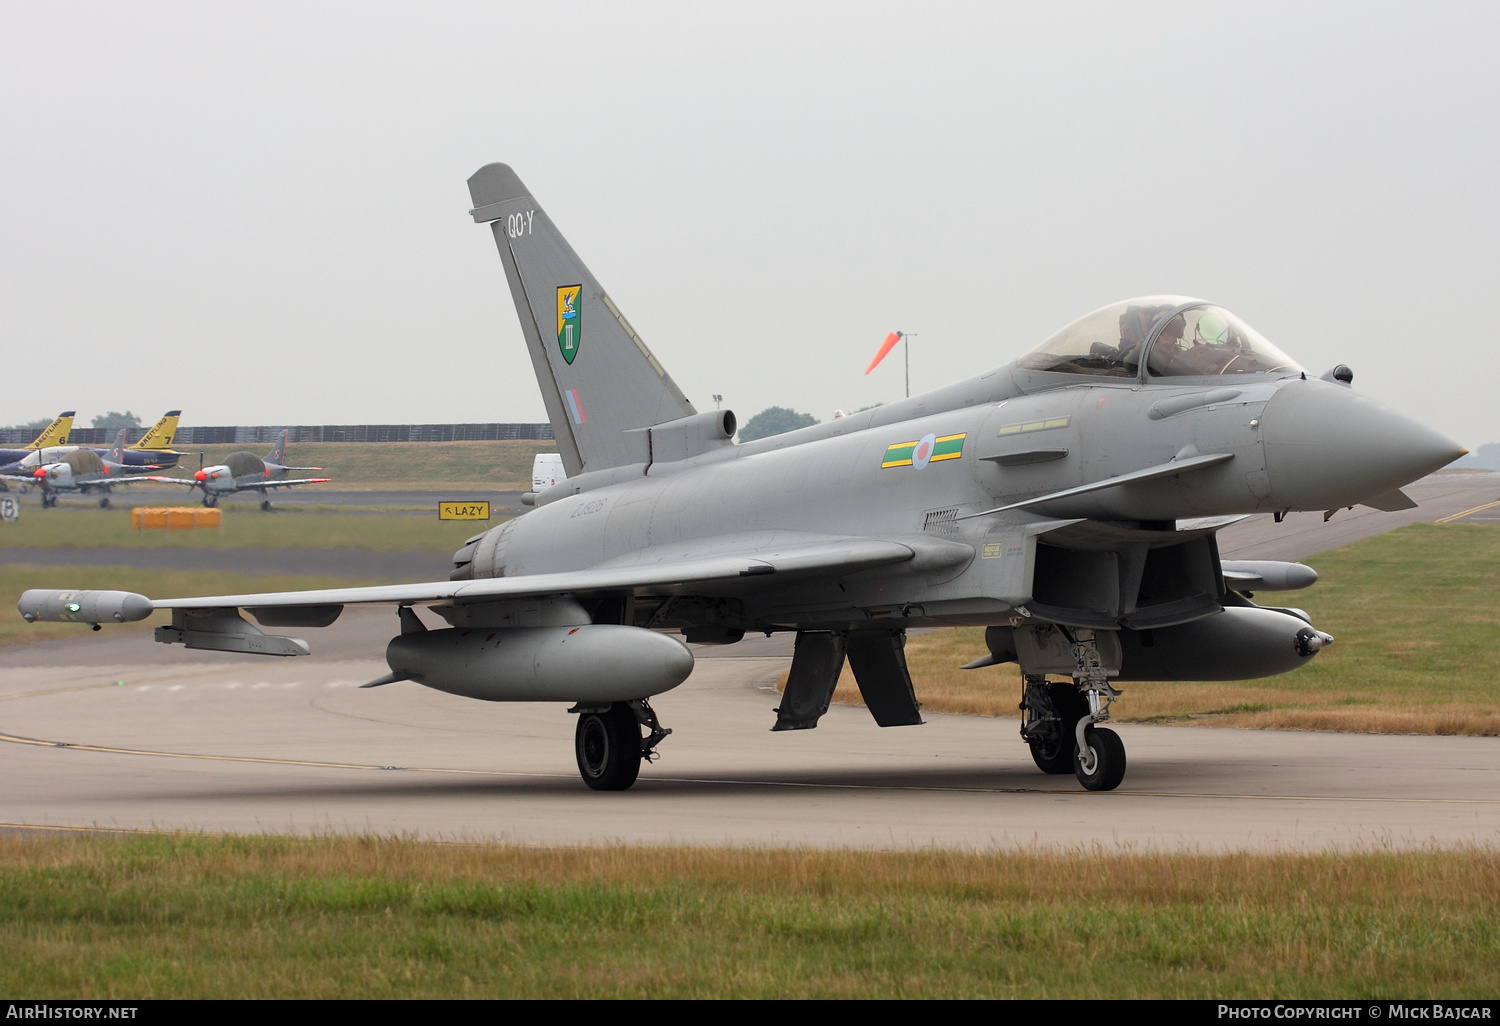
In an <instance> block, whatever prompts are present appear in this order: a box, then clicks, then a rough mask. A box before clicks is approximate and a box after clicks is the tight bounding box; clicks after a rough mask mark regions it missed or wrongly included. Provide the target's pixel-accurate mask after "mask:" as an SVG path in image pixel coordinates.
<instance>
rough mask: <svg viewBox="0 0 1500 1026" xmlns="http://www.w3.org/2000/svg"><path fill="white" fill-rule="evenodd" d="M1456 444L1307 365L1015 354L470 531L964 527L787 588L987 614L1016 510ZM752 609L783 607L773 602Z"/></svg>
mask: <svg viewBox="0 0 1500 1026" xmlns="http://www.w3.org/2000/svg"><path fill="white" fill-rule="evenodd" d="M924 442H925V448H924ZM1209 454H1228V455H1229V457H1230V458H1229V459H1227V460H1225V461H1223V462H1221V463H1219V464H1217V465H1214V466H1210V467H1207V468H1204V469H1198V470H1194V471H1192V472H1191V473H1190V474H1184V475H1183V476H1181V477H1176V476H1167V477H1162V478H1157V479H1154V480H1150V481H1145V482H1140V483H1135V484H1122V485H1120V486H1117V487H1112V488H1107V489H1104V490H1101V491H1095V492H1091V493H1089V494H1086V495H1079V496H1074V497H1071V498H1065V499H1059V500H1057V501H1055V502H1049V503H1045V504H1043V505H1040V506H1033V507H1029V508H1027V509H1024V510H1014V511H1009V512H1001V513H993V514H989V515H981V516H972V515H973V514H982V513H984V511H986V510H991V509H994V508H995V507H997V506H1003V505H1007V504H1009V503H1013V502H1017V501H1020V500H1025V499H1030V498H1033V497H1036V496H1042V495H1051V494H1053V493H1055V492H1059V491H1063V490H1066V489H1070V488H1075V487H1077V486H1080V485H1087V484H1091V483H1094V482H1099V481H1103V480H1106V479H1110V478H1115V477H1119V476H1121V475H1124V474H1129V473H1131V472H1135V471H1141V470H1146V469H1149V468H1153V467H1160V466H1162V465H1164V464H1169V463H1171V462H1172V461H1173V460H1174V459H1182V458H1188V457H1192V456H1200V455H1209ZM1457 454H1458V450H1457V447H1456V446H1455V445H1453V443H1451V442H1449V441H1447V440H1446V439H1444V438H1442V437H1441V436H1440V435H1437V434H1436V433H1435V432H1432V431H1430V430H1429V429H1427V428H1425V427H1422V426H1421V425H1420V424H1417V423H1416V422H1414V421H1411V420H1409V419H1407V418H1405V417H1402V416H1401V415H1400V414H1397V413H1395V412H1394V411H1392V410H1389V409H1387V408H1385V407H1383V406H1381V405H1379V404H1377V403H1375V402H1373V401H1371V400H1368V399H1365V398H1363V397H1362V396H1359V395H1358V394H1356V393H1354V392H1353V391H1352V390H1351V389H1349V388H1348V387H1347V386H1346V385H1343V384H1341V383H1334V382H1329V381H1322V380H1308V379H1306V378H1305V377H1304V376H1303V375H1302V374H1301V373H1300V372H1298V373H1296V374H1285V375H1269V374H1255V375H1247V376H1242V377H1241V378H1239V379H1229V378H1226V377H1223V376H1217V377H1207V376H1205V377H1195V378H1181V377H1178V378H1173V379H1171V380H1170V381H1169V382H1153V381H1141V380H1136V381H1109V380H1103V381H1101V380H1099V379H1097V378H1082V379H1080V377H1079V376H1078V375H1075V374H1059V373H1050V372H1040V373H1039V372H1035V371H1028V370H1025V369H1022V368H1019V367H1017V366H1016V365H1010V366H1007V367H1004V368H1001V369H999V370H997V371H994V372H991V373H989V374H985V375H981V376H979V377H977V378H974V379H971V380H969V381H966V382H961V383H959V384H958V385H955V386H950V387H949V388H946V389H943V390H940V391H938V392H933V393H928V394H926V395H921V396H915V397H913V398H911V399H909V400H905V401H903V402H901V403H897V404H892V405H890V406H886V407H880V408H877V409H876V410H873V411H869V412H867V413H864V414H858V415H855V416H853V417H845V418H842V419H840V420H836V421H833V422H831V423H827V424H820V425H816V426H814V427H810V428H805V429H802V430H800V431H794V432H788V433H786V434H784V435H777V436H772V437H770V438H766V439H761V440H758V441H756V442H751V443H748V444H743V445H739V446H733V445H729V444H725V445H724V446H723V447H721V448H718V449H715V450H712V451H710V452H707V453H704V454H702V455H699V456H696V457H694V458H691V459H688V460H683V461H680V462H677V463H665V464H650V465H640V466H637V467H632V468H615V469H614V470H611V471H608V472H606V474H604V475H592V477H593V478H594V479H595V480H598V479H600V478H603V479H604V480H610V479H613V483H601V484H600V485H599V486H596V487H591V483H592V482H591V480H590V478H591V475H588V474H584V475H581V476H580V477H579V478H576V479H570V480H569V481H567V482H563V483H561V484H559V485H558V486H556V487H555V488H554V489H552V490H550V492H544V493H542V494H541V495H540V496H539V497H538V503H539V508H537V509H536V510H534V511H533V512H531V513H528V514H526V515H525V516H523V517H521V518H519V519H517V520H516V521H513V522H512V523H511V524H509V525H505V526H502V527H501V528H496V529H495V532H497V533H498V532H504V537H503V544H499V545H494V546H484V545H481V546H480V548H479V552H478V553H476V559H475V566H474V574H475V576H481V577H487V576H493V575H504V576H516V575H525V574H535V573H550V572H559V571H568V570H580V569H585V568H588V567H594V566H599V565H600V564H608V563H620V562H626V563H628V562H636V561H650V560H652V559H656V558H666V557H667V555H668V554H669V553H670V552H671V550H673V549H674V547H675V548H680V549H683V550H684V551H686V550H689V549H692V550H694V551H697V550H698V548H701V546H702V545H703V544H712V540H713V539H719V538H733V539H735V544H736V545H738V546H740V547H743V545H744V544H745V543H746V540H747V538H751V537H759V538H760V539H761V540H762V541H763V542H764V543H765V544H769V545H774V544H776V538H775V536H776V535H777V533H778V532H780V533H783V534H784V535H785V538H786V539H787V540H790V539H792V538H794V537H795V536H798V535H846V534H858V535H861V536H865V535H868V536H873V537H881V538H890V539H898V540H901V539H910V540H912V541H913V543H915V544H917V545H920V544H922V543H923V542H940V543H951V542H959V543H962V544H965V545H967V546H969V547H970V548H972V549H973V551H974V553H976V558H973V559H971V560H968V561H966V565H964V566H962V567H958V568H956V569H950V570H946V571H944V572H940V573H927V574H925V575H924V574H923V572H922V571H921V569H920V566H919V565H914V566H909V567H902V568H898V569H895V570H889V571H885V572H883V573H877V572H867V573H865V574H863V575H857V579H856V580H854V581H852V582H846V584H845V585H844V587H845V589H846V595H847V599H848V601H846V602H841V599H840V597H838V596H831V595H829V596H813V597H808V596H806V595H803V594H799V595H797V596H796V597H795V598H794V599H792V600H791V602H792V604H793V605H796V606H799V607H801V606H806V605H808V604H809V603H810V602H815V601H816V602H831V603H833V605H834V606H841V607H847V609H846V610H845V612H849V611H851V610H854V609H855V608H856V607H858V608H860V609H864V610H866V611H868V609H869V608H873V607H879V606H880V604H881V598H882V595H883V594H884V593H886V592H890V593H891V594H895V593H896V592H897V591H900V592H901V593H902V594H903V595H908V596H912V597H909V598H907V600H906V602H905V604H906V605H907V606H908V607H910V606H913V605H915V606H918V607H920V608H921V609H922V610H923V611H924V612H926V613H927V614H928V619H929V620H930V622H934V623H938V622H986V621H988V622H993V621H994V618H995V617H996V616H997V615H1003V614H1005V613H1006V612H1008V611H1010V610H1011V608H1012V605H1011V601H1010V600H1009V599H1010V598H1013V596H1011V597H1007V596H1006V595H1005V594H1004V592H1005V590H1006V588H1005V584H1004V581H1003V579H1002V575H998V574H997V573H995V572H994V570H995V569H996V568H995V567H992V566H991V565H989V564H988V563H987V562H986V555H987V554H991V553H995V552H996V550H997V549H998V548H1001V547H1004V546H1005V545H1007V544H1010V540H1011V539H1013V538H1015V537H1018V536H1024V535H1025V534H1026V533H1027V532H1028V531H1031V530H1034V528H1031V527H1029V526H1028V525H1036V524H1039V523H1040V524H1046V523H1051V522H1055V521H1058V520H1072V519H1079V518H1089V519H1090V520H1095V521H1101V522H1107V523H1112V524H1118V525H1121V527H1122V529H1124V530H1134V531H1158V532H1164V533H1165V532H1173V531H1174V530H1175V529H1176V527H1177V521H1179V520H1187V519H1190V518H1207V517H1219V516H1229V515H1235V514H1250V513H1258V512H1281V511H1286V510H1327V509H1333V508H1337V507H1340V506H1345V505H1353V504H1355V503H1358V502H1360V501H1362V500H1364V499H1367V498H1370V497H1372V496H1374V495H1379V494H1381V493H1384V492H1388V491H1390V490H1392V489H1396V488H1399V487H1400V486H1401V485H1403V484H1406V483H1408V482H1409V481H1412V480H1414V479H1416V478H1417V477H1420V476H1422V475H1424V474H1426V473H1429V472H1430V471H1432V470H1434V469H1436V468H1438V467H1440V466H1442V465H1444V464H1446V463H1447V462H1449V461H1450V460H1451V459H1453V458H1454V457H1455V456H1456V455H1457ZM585 469H587V468H585ZM965 517H970V519H960V518H965ZM497 537H498V534H497ZM1166 537H1167V538H1170V537H1171V535H1166ZM1165 543H1166V541H1163V542H1162V544H1165ZM486 559H487V560H488V565H485V563H486ZM916 563H917V564H920V560H918V561H916ZM914 577H915V578H917V579H918V580H916V581H914V580H913V578H914ZM898 584H899V587H898V586H897V585H898ZM914 585H916V586H917V590H916V592H913V586H914ZM851 588H852V589H854V591H858V592H860V594H857V595H856V594H854V593H852V592H850V591H848V589H851ZM924 589H925V590H924ZM769 604H770V606H771V607H774V606H775V600H774V599H771V600H769ZM762 605H765V602H762ZM830 608H831V607H830ZM747 615H750V616H752V618H753V616H754V615H759V616H761V617H762V618H767V617H768V618H770V619H772V620H774V619H776V616H777V614H776V612H775V610H774V609H773V608H767V609H765V610H764V611H763V612H762V613H760V614H753V611H752V613H747ZM799 615H801V614H800V613H799ZM840 615H843V614H842V613H841V614H840ZM849 615H854V614H853V613H852V612H849ZM908 618H909V619H910V617H909V614H908ZM910 622H911V623H912V624H913V625H919V624H920V623H921V622H928V620H923V619H921V618H920V617H918V618H916V619H910Z"/></svg>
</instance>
